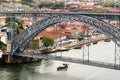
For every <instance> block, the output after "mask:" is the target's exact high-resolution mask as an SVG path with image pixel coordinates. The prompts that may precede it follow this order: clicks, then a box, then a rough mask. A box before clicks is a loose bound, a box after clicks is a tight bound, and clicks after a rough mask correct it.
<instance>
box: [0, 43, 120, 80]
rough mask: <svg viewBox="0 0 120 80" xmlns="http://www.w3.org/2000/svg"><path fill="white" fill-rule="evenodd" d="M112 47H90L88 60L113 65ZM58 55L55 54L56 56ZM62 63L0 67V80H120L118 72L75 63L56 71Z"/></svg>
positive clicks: (74, 52)
mask: <svg viewBox="0 0 120 80" xmlns="http://www.w3.org/2000/svg"><path fill="white" fill-rule="evenodd" d="M102 46H104V47H102ZM113 46H114V43H113V42H110V43H104V42H100V43H98V44H97V45H91V46H90V59H91V60H98V61H106V62H111V63H113V62H114V61H113V59H114V58H113V57H114V54H113V52H114V48H113ZM110 47H111V48H110ZM81 53H82V49H81V50H79V49H76V50H75V49H72V50H70V51H68V52H63V53H62V54H63V56H70V57H77V58H81V57H82V54H81ZM60 54H61V53H60V52H58V53H57V55H58V56H59V55H60ZM53 55H55V54H53ZM63 63H66V62H62V61H53V60H42V61H41V62H36V63H29V64H19V65H0V80H120V76H119V75H120V71H117V70H112V69H106V68H99V67H93V66H87V65H81V64H75V63H67V64H69V67H68V70H66V71H57V70H56V68H57V67H58V66H61V65H62V64H63Z"/></svg>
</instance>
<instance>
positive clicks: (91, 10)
mask: <svg viewBox="0 0 120 80" xmlns="http://www.w3.org/2000/svg"><path fill="white" fill-rule="evenodd" d="M80 11H81V12H98V13H111V11H109V10H95V9H81V10H80Z"/></svg>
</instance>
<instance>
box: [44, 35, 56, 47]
mask: <svg viewBox="0 0 120 80" xmlns="http://www.w3.org/2000/svg"><path fill="white" fill-rule="evenodd" d="M42 42H43V44H44V46H45V47H49V46H52V45H53V44H54V40H53V39H52V38H50V37H46V36H43V39H42Z"/></svg>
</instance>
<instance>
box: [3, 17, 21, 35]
mask: <svg viewBox="0 0 120 80" xmlns="http://www.w3.org/2000/svg"><path fill="white" fill-rule="evenodd" d="M14 21H15V29H14V31H15V33H16V34H19V30H20V29H21V30H23V26H22V23H23V21H22V20H20V19H18V18H16V17H15V18H14ZM5 23H6V25H5V26H4V27H7V28H11V18H10V17H7V18H6V21H5Z"/></svg>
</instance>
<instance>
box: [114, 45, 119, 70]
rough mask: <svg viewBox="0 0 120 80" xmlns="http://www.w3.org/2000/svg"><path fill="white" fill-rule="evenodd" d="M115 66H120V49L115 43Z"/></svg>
mask: <svg viewBox="0 0 120 80" xmlns="http://www.w3.org/2000/svg"><path fill="white" fill-rule="evenodd" d="M114 65H115V68H116V65H120V47H119V46H117V44H116V43H115V56H114Z"/></svg>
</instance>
